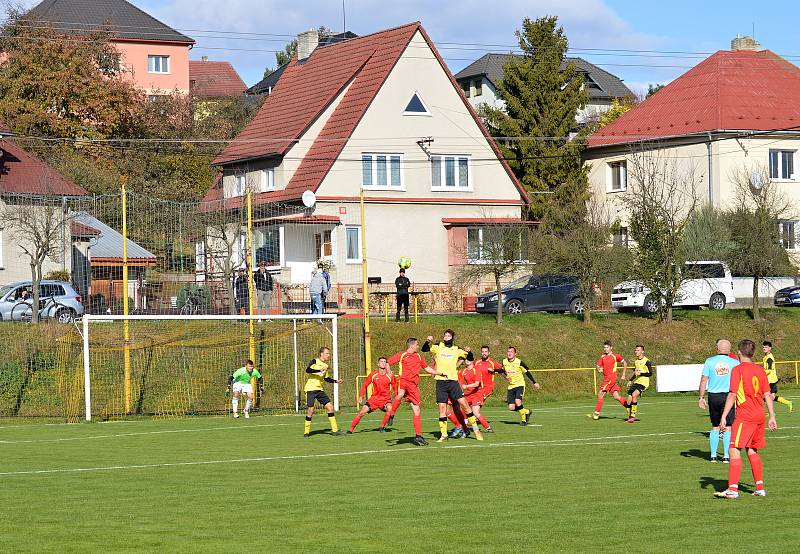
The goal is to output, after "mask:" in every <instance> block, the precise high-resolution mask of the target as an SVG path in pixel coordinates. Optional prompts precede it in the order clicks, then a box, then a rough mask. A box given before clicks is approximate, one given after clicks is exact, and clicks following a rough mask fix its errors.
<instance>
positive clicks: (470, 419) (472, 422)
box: [467, 415, 478, 429]
mask: <svg viewBox="0 0 800 554" xmlns="http://www.w3.org/2000/svg"><path fill="white" fill-rule="evenodd" d="M467 421H468V422H469V426H470V427H472V428H473V429H475V428H477V427H478V422H477V421H475V416H474V415H473V416H469V417H468V418H467Z"/></svg>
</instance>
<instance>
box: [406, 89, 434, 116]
mask: <svg viewBox="0 0 800 554" xmlns="http://www.w3.org/2000/svg"><path fill="white" fill-rule="evenodd" d="M403 113H404V114H405V115H430V113H429V112H428V108H426V107H425V104H423V103H422V98H420V97H419V94H418V93H416V92H415V93H414V96H412V97H411V100H409V102H408V105H407V106H406V109H405V111H404V112H403Z"/></svg>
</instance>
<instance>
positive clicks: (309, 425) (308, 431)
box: [303, 419, 311, 435]
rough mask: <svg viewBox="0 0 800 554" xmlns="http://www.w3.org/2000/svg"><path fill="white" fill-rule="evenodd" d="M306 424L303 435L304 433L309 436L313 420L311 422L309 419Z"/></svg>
mask: <svg viewBox="0 0 800 554" xmlns="http://www.w3.org/2000/svg"><path fill="white" fill-rule="evenodd" d="M305 423H306V424H305V427H304V431H303V433H304V434H306V435H308V434H309V433H310V432H311V420H310V419H307V420H306V421H305Z"/></svg>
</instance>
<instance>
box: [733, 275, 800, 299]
mask: <svg viewBox="0 0 800 554" xmlns="http://www.w3.org/2000/svg"><path fill="white" fill-rule="evenodd" d="M795 283H796V279H795V278H794V277H769V278H767V279H760V280H759V283H758V296H759V297H760V298H761V299H772V297H773V296H775V293H776V292H777V291H778V290H780V289H782V288H784V287H792V286H794V285H795ZM733 292H734V294H735V295H736V301H737V302H738V303H741V300H742V299H744V298H748V299H749V298H753V278H752V277H734V278H733Z"/></svg>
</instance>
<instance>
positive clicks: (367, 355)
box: [359, 187, 372, 375]
mask: <svg viewBox="0 0 800 554" xmlns="http://www.w3.org/2000/svg"><path fill="white" fill-rule="evenodd" d="M359 204H360V207H361V295H362V300H361V305H362V307H363V308H364V374H365V375H369V368H370V367H371V366H372V362H371V360H372V342H371V338H370V332H369V290H368V288H367V287H368V285H369V283H368V279H367V220H366V218H365V217H364V187H361V195H360V196H359Z"/></svg>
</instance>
